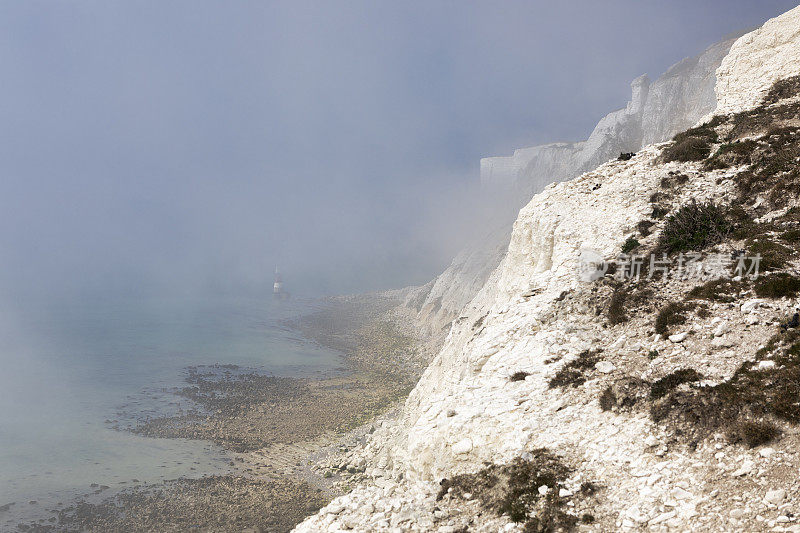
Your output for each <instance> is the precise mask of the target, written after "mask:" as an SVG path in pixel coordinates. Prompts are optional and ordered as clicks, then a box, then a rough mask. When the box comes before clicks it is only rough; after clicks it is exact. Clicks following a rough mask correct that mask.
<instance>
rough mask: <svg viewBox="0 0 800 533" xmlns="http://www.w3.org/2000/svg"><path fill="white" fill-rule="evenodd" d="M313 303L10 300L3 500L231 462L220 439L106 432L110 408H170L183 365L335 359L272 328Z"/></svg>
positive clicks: (4, 358)
mask: <svg viewBox="0 0 800 533" xmlns="http://www.w3.org/2000/svg"><path fill="white" fill-rule="evenodd" d="M314 308H315V304H314V303H313V302H312V301H310V300H297V299H295V300H288V301H275V300H273V299H271V297H266V298H263V297H259V298H256V297H221V296H215V297H208V298H189V297H163V298H158V297H132V296H129V295H128V296H118V297H108V298H88V299H87V298H68V299H62V300H58V301H53V300H50V299H48V300H45V299H41V300H29V301H25V302H18V305H17V307H16V309H15V310H14V313H13V316H12V315H0V363H2V368H0V505H4V504H7V503H10V502H16V505H15V506H14V507H15V509H16V510H17V511H18V512H23V511H24V507H26V506H35V505H40V506H42V505H45V504H46V503H48V502H50V503H54V502H56V501H65V499H66V498H69V496H71V495H74V494H76V493H79V492H81V491H83V492H88V491H91V490H92V488H91V487H90V485H91V484H92V483H96V484H99V485H107V486H109V487H111V488H112V489H113V488H122V487H125V486H131V485H132V484H135V482H134V481H133V480H134V479H135V480H138V482H155V481H160V480H164V479H171V478H176V477H180V476H192V477H199V476H200V475H202V474H206V473H207V474H211V473H220V472H222V471H224V470H225V467H226V465H227V462H228V461H229V460H230V459H229V458H228V457H227V456H226V454H225V452H224V451H223V450H222V449H221V448H219V447H217V446H215V445H212V444H209V443H207V442H201V441H185V440H180V439H156V438H145V437H139V436H136V435H133V434H131V433H129V432H126V431H117V430H114V429H112V428H113V427H114V425H115V422H114V421H115V420H117V419H118V412H119V411H120V410H122V411H125V412H126V413H130V414H137V413H139V414H141V413H149V414H161V413H163V412H164V410H165V409H168V408H170V407H174V405H172V406H171V405H170V399H171V398H172V400H174V398H173V397H172V396H171V395H170V394H169V393H168V392H166V391H168V390H169V389H174V388H175V387H178V386H181V385H182V378H183V375H184V371H185V369H186V367H188V366H192V365H213V364H217V363H220V364H235V365H241V366H246V367H252V368H255V369H258V370H260V371H263V372H267V373H272V374H275V375H283V376H313V375H317V374H319V373H321V372H326V371H329V370H331V369H333V368H336V367H339V366H340V365H341V360H340V359H339V354H338V353H337V352H334V351H331V350H328V349H325V348H322V347H320V346H317V345H315V344H312V343H310V342H308V341H306V340H304V339H302V338H301V337H299V336H298V335H297V334H296V333H295V332H293V331H291V330H289V329H287V328H285V327H284V326H282V325H281V321H282V320H284V319H287V318H291V317H295V316H297V315H300V314H304V313H306V312H310V311H312V310H313V309H314ZM173 403H174V402H173ZM30 500H37V503H36V504H30V503H29V501H30Z"/></svg>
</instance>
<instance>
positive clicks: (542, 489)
mask: <svg viewBox="0 0 800 533" xmlns="http://www.w3.org/2000/svg"><path fill="white" fill-rule="evenodd" d="M538 491H539V494H541V495H542V496H545V495H546V494H547V493H548V492H549V491H550V487H548V486H547V485H542V486H541V487H539V488H538Z"/></svg>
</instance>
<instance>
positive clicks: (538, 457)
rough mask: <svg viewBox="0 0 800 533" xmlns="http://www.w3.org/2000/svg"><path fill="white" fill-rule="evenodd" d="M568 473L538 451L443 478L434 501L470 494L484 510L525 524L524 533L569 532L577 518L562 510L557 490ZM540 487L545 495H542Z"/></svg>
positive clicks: (563, 502)
mask: <svg viewBox="0 0 800 533" xmlns="http://www.w3.org/2000/svg"><path fill="white" fill-rule="evenodd" d="M570 472H571V470H570V469H569V468H568V467H567V466H566V465H564V464H563V463H562V462H561V460H560V459H559V458H558V457H556V456H555V455H553V454H551V453H550V452H549V451H548V450H546V449H544V448H540V449H537V450H534V451H532V452H530V453H528V454H526V456H525V458H522V457H517V458H516V459H514V460H513V461H511V462H510V463H508V464H505V465H496V464H490V465H488V466H486V467H485V468H483V469H482V470H480V471H479V472H476V473H474V474H460V475H457V476H453V477H452V478H449V479H443V480H442V481H441V489H440V490H439V494H438V496H437V498H436V499H437V501H440V500H442V499H443V498H445V497H446V496H449V497H450V498H464V497H465V494H469V495H470V498H474V499H477V500H478V501H479V502H480V504H481V506H482V507H483V508H484V509H486V510H487V511H490V512H493V513H496V514H498V515H506V516H508V517H509V518H510V519H511V520H512V521H514V522H524V523H525V531H531V532H545V531H559V530H569V529H571V528H573V527H574V526H575V524H577V522H578V518H577V516H575V515H573V514H570V513H568V512H566V511H565V507H566V504H567V502H568V500H569V499H568V498H562V497H560V496H559V489H560V485H561V484H562V483H563V482H564V481H565V480H566V479H567V477H568V476H569V474H570ZM540 487H547V492H546V493H545V494H542V492H540V491H539V489H540Z"/></svg>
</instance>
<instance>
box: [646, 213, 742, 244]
mask: <svg viewBox="0 0 800 533" xmlns="http://www.w3.org/2000/svg"><path fill="white" fill-rule="evenodd" d="M731 229H733V224H732V223H731V221H730V220H729V218H728V216H727V213H726V210H725V209H724V208H722V207H720V206H718V205H716V204H714V203H713V202H705V203H700V202H698V201H697V200H692V201H691V202H689V203H687V204H686V205H684V206H682V207H681V208H680V209H678V210H677V211H676V212H675V213H674V214H673V215H670V216H669V217H667V222H666V224H664V229H663V230H662V231H661V235H660V236H659V241H658V248H659V250H661V251H664V252H666V253H673V252H687V251H700V250H702V249H704V248H707V247H709V246H712V245H714V244H718V243H720V242H722V240H723V239H724V238H725V237H727V236H728V234H729V233H730V231H731Z"/></svg>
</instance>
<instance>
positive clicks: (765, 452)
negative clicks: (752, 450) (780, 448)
mask: <svg viewBox="0 0 800 533" xmlns="http://www.w3.org/2000/svg"><path fill="white" fill-rule="evenodd" d="M774 453H775V449H774V448H770V447H766V448H761V449H760V450H758V454H759V455H760V456H761V457H770V456H772V454H774Z"/></svg>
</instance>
